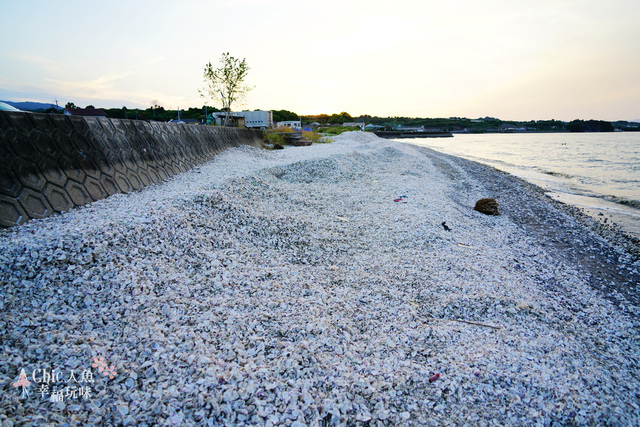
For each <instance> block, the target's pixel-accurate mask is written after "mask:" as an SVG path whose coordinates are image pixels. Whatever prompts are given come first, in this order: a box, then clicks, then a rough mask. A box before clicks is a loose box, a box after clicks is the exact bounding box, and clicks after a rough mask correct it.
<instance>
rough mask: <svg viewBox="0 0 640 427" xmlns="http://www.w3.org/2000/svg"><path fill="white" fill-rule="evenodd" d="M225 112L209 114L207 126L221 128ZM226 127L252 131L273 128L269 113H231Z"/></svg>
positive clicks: (271, 113)
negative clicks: (250, 129) (245, 128)
mask: <svg viewBox="0 0 640 427" xmlns="http://www.w3.org/2000/svg"><path fill="white" fill-rule="evenodd" d="M226 115H227V113H226V112H224V111H220V112H216V113H211V114H210V115H209V117H207V124H208V125H216V126H222V125H223V124H224V120H225V116H226ZM227 126H234V127H247V128H252V129H269V128H271V127H272V126H273V112H271V111H262V110H258V111H240V112H235V111H232V112H231V113H229V122H228V123H227Z"/></svg>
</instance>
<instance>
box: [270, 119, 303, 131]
mask: <svg viewBox="0 0 640 427" xmlns="http://www.w3.org/2000/svg"><path fill="white" fill-rule="evenodd" d="M276 127H287V128H291V129H296V130H298V129H301V128H302V123H300V120H288V121H285V122H278V123H276Z"/></svg>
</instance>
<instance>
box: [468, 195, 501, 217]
mask: <svg viewBox="0 0 640 427" xmlns="http://www.w3.org/2000/svg"><path fill="white" fill-rule="evenodd" d="M498 206H499V203H498V202H497V201H496V199H480V200H478V201H477V202H476V206H475V207H474V208H473V209H474V210H476V211H478V212H480V213H483V214H485V215H500V212H499V211H498Z"/></svg>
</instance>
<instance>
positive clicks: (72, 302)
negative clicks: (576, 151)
mask: <svg viewBox="0 0 640 427" xmlns="http://www.w3.org/2000/svg"><path fill="white" fill-rule="evenodd" d="M445 166H446V167H443V165H441V164H439V162H436V161H434V160H433V158H432V157H431V155H430V154H429V152H428V151H427V150H418V149H416V148H415V147H412V146H410V145H406V144H401V143H398V142H394V141H388V140H379V139H377V138H376V137H374V136H371V135H367V134H363V133H349V134H344V135H342V136H339V137H336V141H335V142H333V143H332V144H318V145H313V146H311V147H290V148H286V149H284V150H279V151H261V150H257V149H252V148H247V147H242V148H237V149H232V150H229V151H227V152H224V153H222V154H220V155H219V156H217V157H216V158H215V159H213V160H212V161H211V162H209V163H208V164H206V165H203V166H201V167H199V168H197V169H194V170H192V171H189V172H187V173H185V174H182V175H180V176H177V177H175V178H174V179H172V180H170V181H168V182H165V183H162V184H160V185H156V186H152V187H149V188H147V189H145V190H143V191H141V192H137V193H132V194H127V195H117V196H114V197H110V198H108V199H105V200H102V201H99V202H96V203H93V204H91V205H88V206H86V207H84V208H80V209H77V210H74V211H71V212H68V213H65V214H63V215H60V216H57V217H52V218H47V219H45V220H39V221H33V222H31V223H28V224H26V225H24V226H21V227H18V228H15V229H10V230H4V231H2V232H0V285H1V287H0V294H1V297H2V298H1V302H0V313H1V318H0V345H1V349H2V352H1V353H0V355H1V356H0V357H2V363H0V378H1V384H2V395H1V397H0V399H1V404H0V421H2V425H3V426H4V425H23V424H24V425H35V424H41V425H45V424H47V423H49V424H51V425H63V424H67V425H86V424H95V425H100V424H107V425H148V426H156V425H167V426H180V425H209V426H212V425H267V426H271V425H285V426H307V425H308V426H317V425H323V426H324V425H332V426H333V425H336V426H340V425H427V426H429V425H433V426H440V425H465V424H466V425H477V426H482V425H574V424H575V425H634V424H635V425H637V424H639V423H640V407H639V406H638V405H639V404H638V403H637V402H639V401H640V395H639V391H638V390H640V381H639V380H638V368H639V367H638V358H639V355H640V353H639V349H640V346H639V343H638V323H637V318H635V319H634V318H631V317H629V316H627V315H625V314H624V313H622V312H621V311H620V310H618V309H617V308H616V307H615V306H614V305H613V304H612V303H611V302H610V301H609V300H608V299H605V298H603V296H602V295H600V294H599V293H597V292H596V291H594V290H593V289H592V288H590V287H589V286H587V285H586V278H585V277H583V276H582V275H581V274H580V273H579V271H578V270H577V269H576V268H574V266H572V265H568V264H566V263H564V262H560V261H557V260H556V259H554V258H553V257H552V256H551V255H549V253H547V251H546V250H545V247H544V246H542V245H541V244H540V242H539V241H538V240H537V239H536V236H535V235H530V234H526V233H524V232H523V230H522V229H521V228H519V227H518V226H516V225H515V224H514V223H512V222H511V221H510V219H509V217H508V216H507V215H501V216H496V217H488V216H486V215H482V214H480V213H479V212H476V211H474V210H473V204H474V203H475V201H476V200H478V199H479V198H482V197H484V195H485V194H486V192H485V189H484V188H483V187H482V185H481V184H480V183H479V182H478V181H477V180H475V178H474V177H473V176H464V179H463V180H458V179H456V180H454V179H451V177H450V173H451V171H450V169H451V168H455V167H456V166H455V164H453V163H451V164H448V165H445ZM457 173H458V174H462V173H463V172H462V171H460V170H457ZM501 179H505V178H501ZM570 220H571V219H570V217H569V216H567V221H570ZM443 221H446V223H447V224H448V227H450V231H447V230H445V229H444V228H443V226H442V225H441V224H442V222H443ZM636 267H637V266H636ZM549 283H553V284H555V286H554V287H550V286H549ZM560 289H562V292H560V291H559V290H560ZM100 358H104V359H100ZM96 360H97V361H96ZM102 361H104V362H102ZM92 365H96V366H92ZM105 367H108V369H109V370H107V369H105V370H104V372H103V369H102V368H105ZM21 369H24V370H25V372H26V373H27V374H28V377H27V378H28V379H29V381H31V382H32V384H31V385H30V386H29V388H28V389H27V390H28V391H29V392H30V394H29V395H28V396H24V395H23V394H21V389H20V387H18V386H16V387H14V386H13V384H14V383H17V382H18V381H19V374H20V372H21ZM43 369H48V370H51V369H55V370H56V371H59V372H62V373H63V375H62V377H64V379H65V380H66V378H67V377H69V373H70V372H72V371H73V372H75V375H76V376H79V373H80V372H86V371H91V372H92V376H93V382H92V383H90V386H91V393H90V395H89V396H86V395H85V396H82V397H80V396H79V395H78V396H74V395H73V394H72V393H70V392H68V391H65V393H66V394H65V395H64V396H63V397H64V399H63V400H62V401H60V400H58V401H52V400H53V399H52V398H51V396H50V395H47V394H46V393H43V391H44V390H42V387H41V385H42V382H38V381H34V378H35V379H38V375H41V374H42V373H43ZM34 372H35V373H36V374H35V375H36V376H35V377H34V376H33V375H32V374H31V373H34ZM105 373H114V374H115V375H112V377H110V376H108V375H104V374H105ZM34 382H35V383H36V384H33V383H34ZM54 385H56V386H57V387H58V388H62V387H69V385H70V383H63V382H58V384H53V383H52V384H51V386H52V387H53V386H54ZM36 387H39V388H36ZM85 390H86V389H85ZM49 391H50V392H51V391H52V390H49Z"/></svg>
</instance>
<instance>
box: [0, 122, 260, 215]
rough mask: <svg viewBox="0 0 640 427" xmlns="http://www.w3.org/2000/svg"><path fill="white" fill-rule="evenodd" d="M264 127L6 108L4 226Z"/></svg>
mask: <svg viewBox="0 0 640 427" xmlns="http://www.w3.org/2000/svg"><path fill="white" fill-rule="evenodd" d="M240 145H250V146H254V147H262V132H261V131H255V130H249V129H237V128H220V127H213V126H197V125H179V124H171V123H162V122H149V123H147V122H144V121H134V120H121V119H106V118H98V117H71V116H64V115H57V114H30V113H18V112H6V111H0V226H2V227H11V226H14V225H19V224H22V223H24V222H26V221H28V220H30V219H34V218H44V217H47V216H49V215H52V214H54V213H60V212H64V211H67V210H69V209H72V208H74V207H76V206H82V205H85V204H87V203H91V202H93V201H96V200H100V199H104V198H106V197H108V196H110V195H112V194H115V193H127V192H130V191H134V190H140V189H142V188H144V187H146V186H147V185H150V184H153V183H157V182H160V181H162V180H164V179H167V178H169V177H171V176H173V175H175V174H178V173H181V172H184V171H187V170H189V169H191V168H192V167H194V166H195V165H197V164H201V163H204V162H206V161H207V160H209V159H210V158H211V157H212V156H214V155H215V154H216V153H218V152H220V151H223V150H225V149H227V148H229V147H237V146H240Z"/></svg>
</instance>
